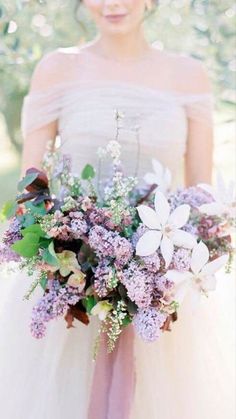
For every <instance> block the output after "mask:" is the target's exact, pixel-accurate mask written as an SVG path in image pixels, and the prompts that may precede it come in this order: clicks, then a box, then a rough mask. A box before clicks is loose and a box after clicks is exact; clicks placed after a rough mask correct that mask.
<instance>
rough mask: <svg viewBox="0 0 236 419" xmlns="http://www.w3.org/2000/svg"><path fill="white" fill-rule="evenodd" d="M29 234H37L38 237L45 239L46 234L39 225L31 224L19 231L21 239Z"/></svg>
mask: <svg viewBox="0 0 236 419" xmlns="http://www.w3.org/2000/svg"><path fill="white" fill-rule="evenodd" d="M29 233H34V234H37V235H38V237H45V236H46V233H45V232H44V231H43V230H42V228H41V225H40V224H31V225H30V226H28V227H26V228H24V229H23V230H21V234H22V236H23V237H25V236H26V235H27V234H29Z"/></svg>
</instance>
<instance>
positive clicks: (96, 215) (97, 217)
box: [89, 208, 106, 225]
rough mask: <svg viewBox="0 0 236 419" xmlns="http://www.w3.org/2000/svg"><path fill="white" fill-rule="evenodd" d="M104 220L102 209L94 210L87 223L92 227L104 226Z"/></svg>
mask: <svg viewBox="0 0 236 419" xmlns="http://www.w3.org/2000/svg"><path fill="white" fill-rule="evenodd" d="M105 218H106V215H105V212H104V209H103V208H94V209H93V210H92V211H91V213H90V214H89V221H90V222H91V223H92V224H93V225H97V224H104V223H105Z"/></svg>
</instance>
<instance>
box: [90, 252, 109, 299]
mask: <svg viewBox="0 0 236 419" xmlns="http://www.w3.org/2000/svg"><path fill="white" fill-rule="evenodd" d="M112 276H113V269H112V268H111V266H109V262H108V261H107V260H102V261H101V262H100V263H99V264H98V266H97V268H96V270H95V274H94V289H95V291H96V293H97V294H98V296H99V297H106V296H107V294H108V291H109V280H110V278H111V277H112Z"/></svg>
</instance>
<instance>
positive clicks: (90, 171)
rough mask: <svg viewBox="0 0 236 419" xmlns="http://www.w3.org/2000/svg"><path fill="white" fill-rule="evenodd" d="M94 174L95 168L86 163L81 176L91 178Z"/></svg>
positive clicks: (86, 178)
mask: <svg viewBox="0 0 236 419" xmlns="http://www.w3.org/2000/svg"><path fill="white" fill-rule="evenodd" d="M94 176H95V170H94V168H93V166H91V164H86V166H85V167H84V168H83V170H82V173H81V177H82V179H84V180H88V179H92V178H94Z"/></svg>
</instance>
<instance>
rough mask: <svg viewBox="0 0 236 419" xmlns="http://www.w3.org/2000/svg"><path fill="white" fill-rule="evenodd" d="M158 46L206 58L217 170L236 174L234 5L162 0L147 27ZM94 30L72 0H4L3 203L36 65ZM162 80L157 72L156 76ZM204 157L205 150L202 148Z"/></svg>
mask: <svg viewBox="0 0 236 419" xmlns="http://www.w3.org/2000/svg"><path fill="white" fill-rule="evenodd" d="M145 27H146V31H147V37H148V39H149V40H150V41H151V42H155V43H156V44H157V46H158V47H159V48H166V49H168V50H172V51H177V52H181V53H187V54H190V55H192V56H194V57H197V58H200V59H202V60H203V61H204V62H205V63H206V66H207V68H208V71H209V75H210V77H211V80H212V84H213V89H214V94H215V115H214V117H215V156H214V167H215V169H216V168H217V169H220V170H222V171H223V174H224V176H225V178H226V180H228V179H230V178H234V179H235V178H236V175H235V170H236V169H235V167H236V161H235V140H236V129H235V71H236V58H235V56H234V53H235V49H234V46H235V45H234V44H235V40H236V38H235V32H234V31H235V28H236V4H235V3H234V2H233V1H231V0H224V1H223V2H222V1H219V0H209V1H208V0H192V1H190V0H162V1H160V2H159V6H158V8H157V10H156V12H155V13H154V14H152V15H150V16H149V17H148V18H147V20H146V23H145ZM95 34H96V28H95V27H94V25H93V22H92V21H91V19H90V16H89V15H88V12H87V11H86V10H85V8H84V7H83V6H80V7H79V8H78V9H77V2H76V1H72V0H48V1H47V0H0V80H1V83H0V185H1V186H0V187H1V194H0V205H1V204H2V202H3V201H5V200H6V199H9V198H12V197H13V196H14V193H15V189H16V183H17V178H18V176H19V166H20V155H21V148H22V136H21V130H20V112H21V106H22V100H23V97H24V95H25V94H26V93H27V91H28V87H29V81H30V77H31V74H32V71H33V69H34V67H35V65H36V63H37V61H38V60H39V59H40V58H41V57H42V55H43V54H45V53H46V52H48V51H51V50H53V49H55V48H57V47H59V46H60V47H67V46H72V45H75V44H78V43H80V42H81V44H82V43H84V42H86V41H89V40H91V39H92V38H93V37H94V35H95ZM157 76H158V75H157ZM203 153H204V150H203Z"/></svg>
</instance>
